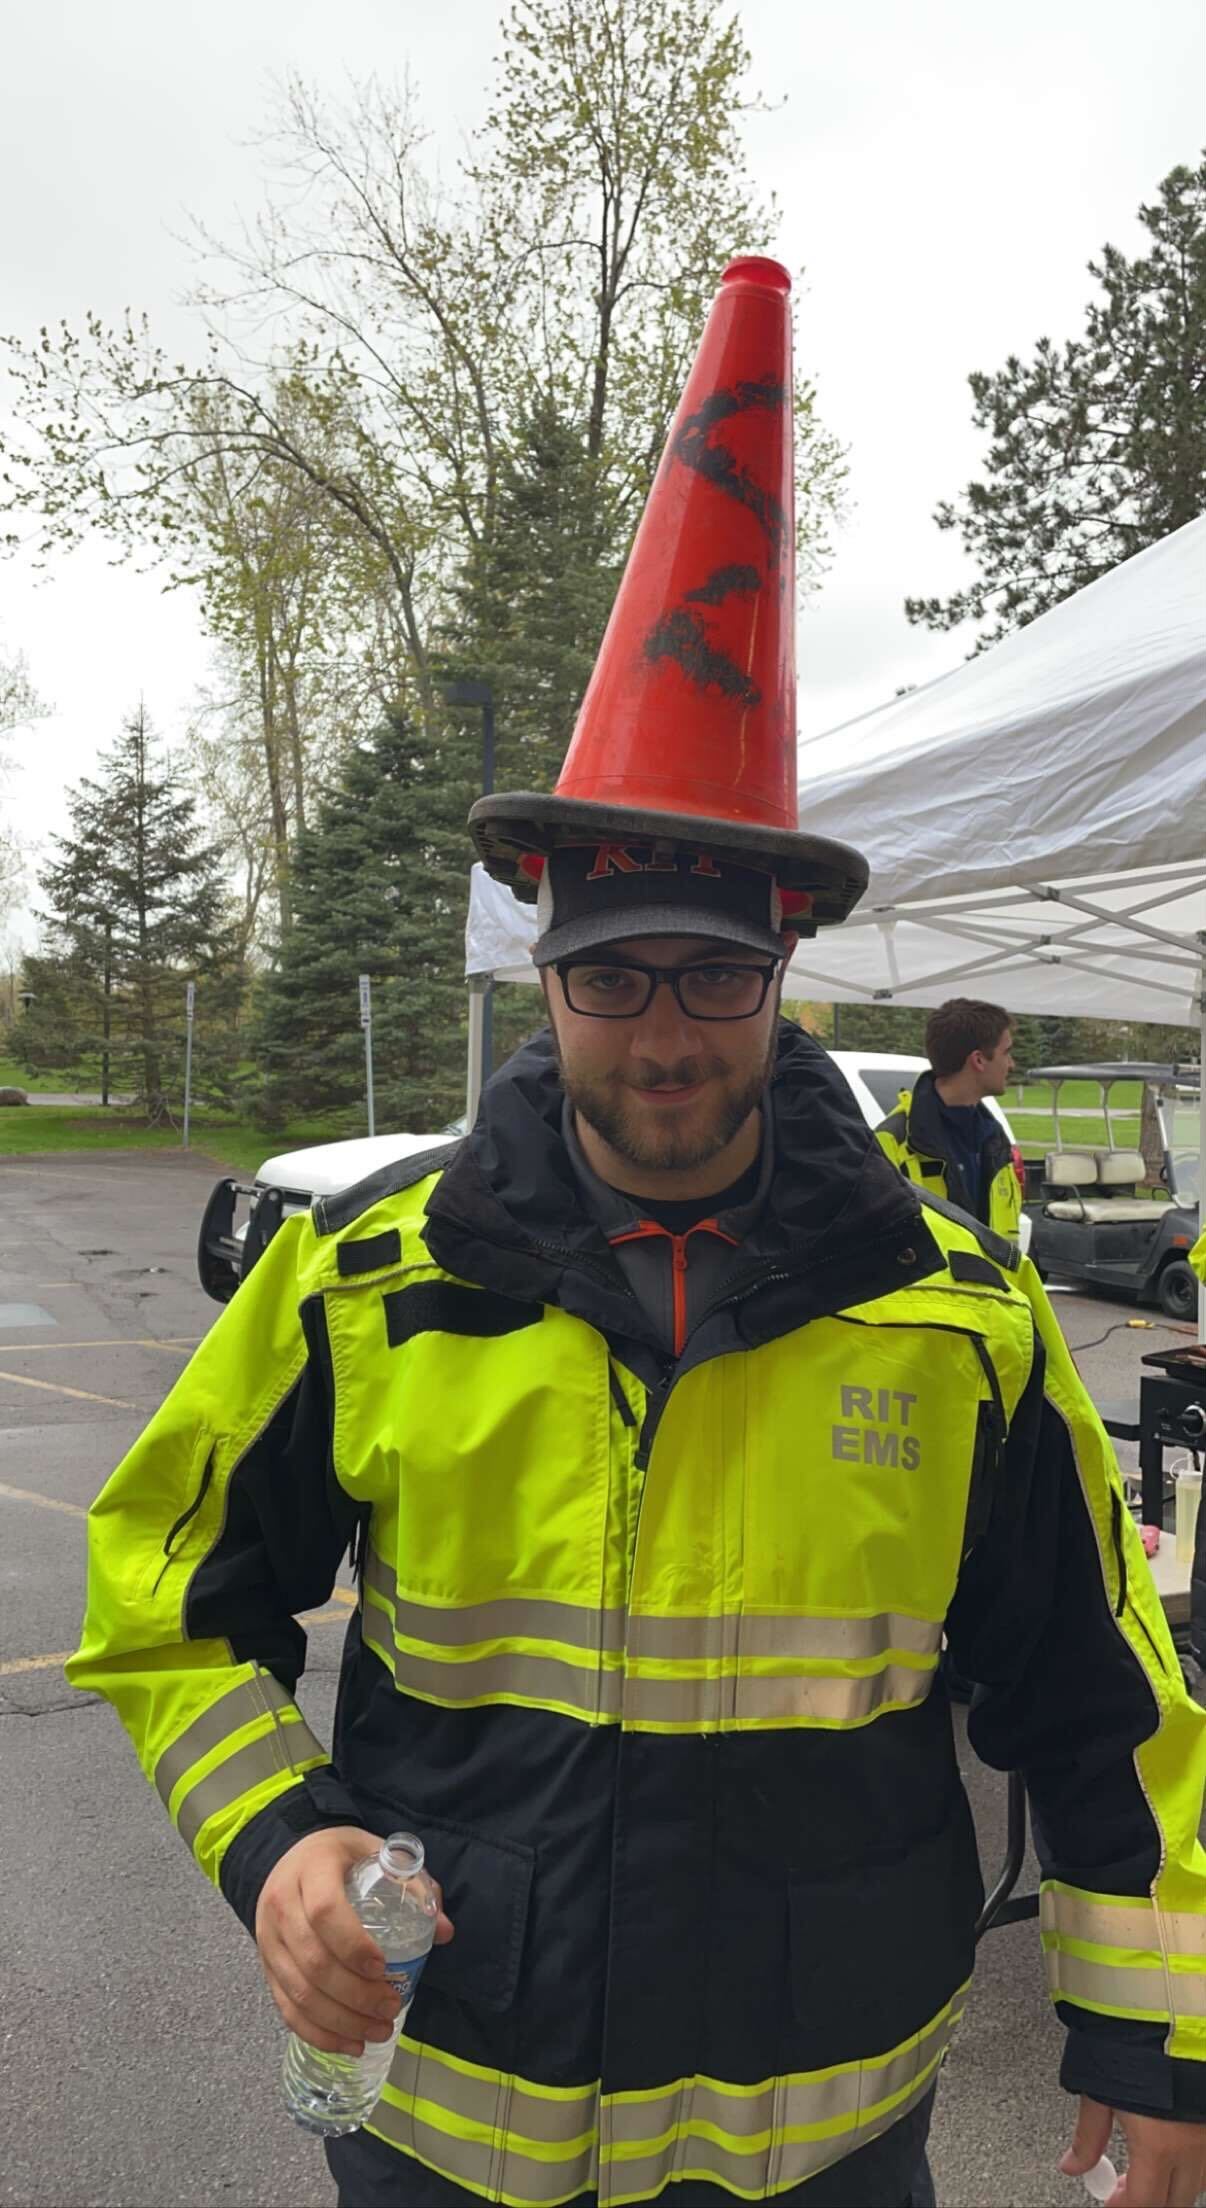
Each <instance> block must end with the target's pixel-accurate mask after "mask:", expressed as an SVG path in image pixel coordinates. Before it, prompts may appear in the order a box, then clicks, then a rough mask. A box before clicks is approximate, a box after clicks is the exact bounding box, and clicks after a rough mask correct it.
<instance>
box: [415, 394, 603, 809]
mask: <svg viewBox="0 0 1206 2208" xmlns="http://www.w3.org/2000/svg"><path fill="white" fill-rule="evenodd" d="M629 527H630V524H629V522H628V521H627V519H626V518H625V517H623V516H613V515H612V514H611V512H610V511H609V501H608V498H607V495H606V490H605V486H604V485H603V483H602V481H601V478H600V471H599V469H598V466H597V464H596V463H595V462H594V461H593V460H592V459H591V457H590V455H589V452H588V450H587V443H586V425H585V424H584V423H575V422H574V421H573V420H572V419H571V418H570V416H569V415H568V413H567V412H565V411H563V410H562V408H561V407H560V406H559V405H558V403H557V401H556V399H555V398H554V397H553V396H552V395H551V394H550V393H548V392H543V393H540V394H539V395H538V396H537V397H536V398H534V399H533V400H532V401H531V403H530V404H529V406H528V407H527V409H526V410H525V412H524V414H523V417H522V420H521V422H520V424H519V430H518V434H517V436H516V439H515V441H514V443H513V445H511V446H510V447H509V448H508V449H507V451H506V453H505V455H504V457H503V458H502V460H501V462H500V465H499V486H498V504H497V509H496V514H495V522H494V529H493V532H492V534H491V535H490V537H489V538H483V539H481V540H480V541H479V543H478V544H477V545H476V546H475V547H474V549H473V551H472V553H471V555H470V557H469V559H468V561H467V562H466V566H465V572H464V575H463V578H462V581H461V585H460V588H459V590H458V592H457V610H456V613H455V615H454V617H453V619H452V621H451V622H450V624H449V628H448V650H447V653H446V667H447V671H448V673H449V674H450V675H452V676H453V677H456V676H458V675H472V676H473V677H475V678H476V679H477V680H479V681H485V682H487V683H488V684H489V686H490V689H491V691H492V693H493V697H494V705H495V725H496V729H497V755H496V762H495V778H496V781H497V783H498V785H499V786H500V787H501V788H504V789H524V790H532V789H536V790H539V789H551V788H552V785H553V783H554V782H555V781H556V779H557V776H558V774H559V772H560V769H561V763H562V760H563V759H564V757H565V753H566V749H567V746H568V744H569V740H570V736H571V735H572V733H573V726H574V721H575V719H576V717H577V712H578V707H579V705H580V704H581V702H582V695H583V692H584V690H585V689H586V685H587V683H588V681H589V679H590V673H591V668H592V667H593V665H594V661H595V655H596V653H597V651H598V648H599V643H600V640H601V638H602V635H603V631H604V629H605V628H606V626H607V617H608V615H609V613H610V611H611V605H612V600H613V598H614V597H615V592H616V586H617V583H618V580H619V574H620V569H621V567H622V565H623V557H624V552H625V550H626V548H627V539H628V532H629Z"/></svg>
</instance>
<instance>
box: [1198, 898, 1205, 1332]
mask: <svg viewBox="0 0 1206 2208" xmlns="http://www.w3.org/2000/svg"><path fill="white" fill-rule="evenodd" d="M1198 941H1199V943H1200V945H1201V950H1202V964H1201V969H1200V972H1199V975H1198V1233H1199V1234H1201V1232H1202V1230H1203V1228H1204V1227H1206V1193H1204V1192H1203V1189H1202V1174H1203V1172H1204V1171H1206V935H1200V936H1199V938H1198ZM1198 1340H1199V1341H1200V1342H1206V1280H1199V1282H1198Z"/></svg>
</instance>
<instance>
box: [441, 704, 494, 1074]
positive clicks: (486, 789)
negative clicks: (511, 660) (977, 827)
mask: <svg viewBox="0 0 1206 2208" xmlns="http://www.w3.org/2000/svg"><path fill="white" fill-rule="evenodd" d="M444 702H445V704H447V705H466V706H478V707H480V709H481V716H482V796H483V797H489V795H490V793H491V791H492V790H493V788H494V693H493V691H492V690H491V688H490V685H489V683H488V682H479V681H478V680H477V678H476V676H473V675H466V676H464V677H458V678H457V680H456V681H455V682H448V683H445V685H444ZM493 1071H494V983H493V982H492V981H490V980H487V982H486V986H485V988H484V990H483V991H482V1074H483V1078H484V1079H485V1080H487V1081H488V1080H489V1078H490V1075H491V1074H492V1073H493Z"/></svg>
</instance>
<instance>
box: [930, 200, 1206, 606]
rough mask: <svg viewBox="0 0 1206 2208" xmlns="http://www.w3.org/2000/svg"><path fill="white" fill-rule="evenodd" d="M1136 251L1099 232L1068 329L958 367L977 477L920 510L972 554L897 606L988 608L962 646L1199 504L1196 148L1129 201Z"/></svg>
mask: <svg viewBox="0 0 1206 2208" xmlns="http://www.w3.org/2000/svg"><path fill="white" fill-rule="evenodd" d="M1139 220H1140V222H1141V223H1142V224H1143V225H1144V227H1145V228H1146V229H1147V231H1148V232H1149V234H1150V237H1151V249H1150V251H1149V252H1148V253H1147V254H1145V255H1143V256H1141V257H1140V258H1139V259H1137V260H1134V261H1128V260H1127V258H1126V256H1125V254H1123V253H1121V252H1119V250H1118V248H1117V247H1116V246H1112V245H1107V246H1106V247H1105V250H1104V252H1103V254H1102V257H1101V260H1100V262H1096V261H1090V263H1089V272H1090V274H1091V275H1093V276H1095V277H1096V278H1097V280H1098V283H1099V284H1100V285H1101V291H1102V296H1101V297H1100V298H1099V299H1096V300H1094V301H1092V302H1091V303H1090V305H1089V308H1088V310H1087V315H1086V321H1085V332H1084V335H1083V337H1075V338H1072V339H1070V340H1069V342H1068V343H1067V344H1065V345H1064V346H1063V347H1062V348H1061V347H1060V346H1058V345H1054V344H1053V343H1052V342H1051V340H1050V338H1046V337H1042V338H1040V339H1039V341H1038V344H1037V345H1036V347H1035V351H1034V358H1033V360H1031V361H1022V360H1020V359H1018V357H1017V356H1016V355H1011V357H1010V358H1009V359H1008V360H1007V361H1006V363H1005V366H1004V367H1003V368H1002V369H1000V370H998V372H997V374H996V375H991V376H989V375H982V374H976V375H973V376H970V377H969V378H968V381H969V383H970V385H971V391H972V396H973V398H974V400H975V411H974V414H973V420H974V422H975V425H976V427H977V429H985V430H988V431H989V432H990V434H991V438H992V443H991V445H990V447H989V451H988V457H987V462H986V479H985V480H981V481H979V482H975V483H969V484H968V485H967V488H966V490H965V491H964V493H963V495H962V497H961V498H960V499H957V500H955V501H947V502H945V503H944V504H943V505H941V506H939V507H938V509H937V512H936V513H935V516H934V519H935V520H936V522H937V524H938V527H939V528H940V529H957V530H958V531H959V533H960V536H961V537H962V540H963V544H964V548H965V549H966V551H967V552H968V553H969V554H970V555H971V557H972V559H973V560H974V561H975V562H976V564H977V566H978V567H979V569H980V574H979V577H978V579H977V580H976V581H975V582H974V583H973V584H971V586H970V587H969V588H968V589H966V590H960V591H956V592H955V593H954V595H953V597H951V598H948V599H945V600H943V599H939V598H907V599H906V600H905V612H906V614H907V615H908V618H909V620H910V621H913V622H919V623H923V624H924V625H925V626H926V627H927V628H931V629H951V628H954V627H956V626H957V625H958V624H959V623H960V622H962V621H968V620H974V621H984V620H988V621H989V622H990V623H991V626H990V627H989V628H988V629H986V630H984V631H983V632H982V633H981V635H980V636H979V637H978V639H977V646H978V647H979V646H983V645H986V644H993V643H995V642H996V641H997V640H998V638H1000V637H1002V636H1004V635H1006V634H1007V633H1008V631H1009V630H1010V629H1015V628H1023V627H1024V626H1025V624H1026V623H1027V622H1028V621H1033V620H1034V618H1035V616H1036V614H1040V613H1046V612H1047V610H1048V609H1049V608H1050V607H1051V606H1055V605H1058V604H1059V602H1060V600H1061V599H1062V598H1067V597H1069V596H1070V595H1071V594H1072V592H1073V591H1076V590H1080V589H1082V588H1083V586H1084V585H1085V584H1086V583H1091V582H1093V581H1095V580H1096V578H1097V577H1098V576H1099V575H1104V574H1106V573H1107V572H1108V570H1109V569H1110V568H1112V567H1115V566H1117V564H1118V562H1119V561H1120V560H1127V559H1130V557H1131V555H1132V554H1133V553H1135V552H1141V551H1142V550H1143V548H1144V546H1145V545H1149V544H1154V543H1155V542H1156V541H1157V540H1158V539H1159V538H1160V537H1164V536H1167V535H1168V534H1169V532H1170V531H1171V530H1173V529H1179V528H1180V527H1181V526H1182V524H1183V523H1184V522H1187V521H1192V520H1194V518H1195V517H1196V516H1197V515H1198V514H1200V513H1201V512H1202V510H1203V508H1204V507H1206V367H1204V365H1203V364H1204V363H1206V161H1203V162H1202V163H1201V164H1200V165H1199V166H1198V167H1197V168H1196V169H1190V168H1185V167H1178V168H1175V169H1173V170H1171V171H1170V173H1169V175H1168V176H1166V177H1165V179H1164V182H1163V183H1162V184H1161V186H1160V193H1159V198H1158V200H1157V202H1156V204H1155V205H1154V206H1152V207H1141V208H1140V209H1139Z"/></svg>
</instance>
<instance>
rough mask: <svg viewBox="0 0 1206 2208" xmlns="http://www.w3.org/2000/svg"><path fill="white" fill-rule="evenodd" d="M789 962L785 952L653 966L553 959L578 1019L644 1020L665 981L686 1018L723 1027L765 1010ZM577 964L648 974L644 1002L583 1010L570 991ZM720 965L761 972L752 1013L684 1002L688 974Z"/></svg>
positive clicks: (633, 961)
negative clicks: (754, 960) (752, 960)
mask: <svg viewBox="0 0 1206 2208" xmlns="http://www.w3.org/2000/svg"><path fill="white" fill-rule="evenodd" d="M786 964H787V957H786V954H784V956H783V957H782V958H776V959H771V960H770V961H769V962H768V963H767V964H766V965H761V964H759V965H752V964H750V965H747V963H746V961H745V960H744V959H728V958H694V959H691V960H689V961H688V963H687V964H686V965H685V966H649V965H647V964H646V963H645V960H644V959H643V958H588V957H586V956H581V957H575V958H558V959H555V960H554V962H553V972H554V973H555V974H556V976H557V978H558V980H559V981H560V983H561V994H562V996H563V997H564V998H565V1001H566V1004H567V1006H568V1008H569V1010H570V1011H571V1012H572V1013H573V1014H574V1016H575V1018H576V1019H580V1020H639V1019H642V1018H643V1017H644V1015H645V1013H646V1012H647V1011H648V1010H649V1007H650V1005H651V1004H652V1002H653V999H654V996H655V994H656V992H657V990H658V988H659V987H660V986H661V984H662V983H663V982H664V983H665V984H666V987H667V988H668V989H670V990H671V991H672V992H673V995H674V1001H675V1003H676V1004H677V1006H678V1008H679V1011H680V1012H681V1013H682V1014H683V1016H684V1018H686V1019H688V1020H699V1021H701V1022H702V1023H703V1024H705V1025H707V1026H716V1027H720V1026H732V1024H733V1022H734V1021H736V1020H756V1019H757V1017H758V1014H759V1013H760V1012H761V1010H762V1007H763V1005H764V1004H765V1003H766V1000H767V996H768V995H769V993H770V989H771V985H772V983H773V982H774V979H775V976H776V974H778V973H780V972H781V971H782V969H783V968H784V967H785V966H786ZM575 966H596V967H597V966H601V967H603V968H604V969H606V970H607V971H608V972H617V971H619V972H622V973H626V974H644V975H645V977H646V980H647V983H648V987H647V989H646V992H645V998H644V1002H643V1003H642V1004H640V1005H638V1006H637V1007H636V1009H635V1010H634V1011H630V1012H594V1011H591V1012H585V1011H583V1010H582V1008H581V1006H580V1005H577V1004H575V1003H574V1002H573V999H572V998H571V996H570V993H569V977H570V975H571V973H572V972H573V969H574V967H575ZM716 966H727V967H731V968H737V967H740V968H741V970H742V972H743V973H750V974H756V975H757V977H758V979H759V981H760V982H761V984H762V990H761V994H760V995H759V998H758V1002H757V1004H755V1005H753V1006H752V1007H751V1009H750V1010H749V1011H748V1012H693V1011H692V1009H691V1007H690V1005H687V1004H684V1003H683V996H682V990H681V988H680V986H679V984H680V982H682V981H683V980H684V979H685V977H686V976H687V975H688V974H693V973H700V972H706V971H707V970H708V968H709V967H716Z"/></svg>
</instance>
